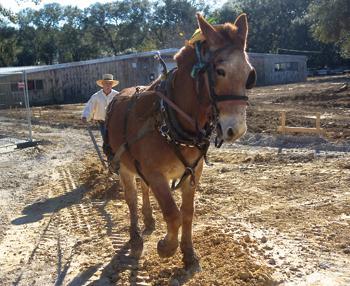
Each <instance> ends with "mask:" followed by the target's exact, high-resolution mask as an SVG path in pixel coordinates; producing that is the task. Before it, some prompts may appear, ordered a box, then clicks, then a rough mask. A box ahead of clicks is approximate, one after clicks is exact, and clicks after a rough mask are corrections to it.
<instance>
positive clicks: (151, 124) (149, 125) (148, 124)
mask: <svg viewBox="0 0 350 286" xmlns="http://www.w3.org/2000/svg"><path fill="white" fill-rule="evenodd" d="M154 130H155V119H154V118H153V117H149V118H148V119H147V120H146V121H145V123H144V124H143V125H142V127H141V129H140V130H139V132H138V133H137V134H136V136H135V137H134V138H132V139H131V140H129V141H128V142H125V143H123V144H122V145H120V147H119V148H118V150H117V152H115V154H114V156H113V159H112V161H111V162H110V164H111V166H112V168H113V170H116V171H117V170H119V166H118V163H119V161H120V158H121V156H122V155H123V153H124V152H125V151H126V150H128V151H129V147H130V146H131V145H133V144H135V143H136V142H137V141H139V140H140V139H142V138H143V137H145V136H146V134H147V133H150V132H152V131H154Z"/></svg>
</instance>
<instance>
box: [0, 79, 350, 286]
mask: <svg viewBox="0 0 350 286" xmlns="http://www.w3.org/2000/svg"><path fill="white" fill-rule="evenodd" d="M349 81H350V79H349V76H338V77H325V78H313V79H311V80H309V81H308V82H306V83H302V84H290V85H281V86H272V87H260V88H256V89H255V90H253V91H252V93H251V94H250V98H251V106H250V109H249V114H248V118H247V121H248V125H249V132H248V134H247V135H246V136H245V137H244V138H242V139H241V140H240V141H239V142H237V143H236V144H230V145H224V147H223V148H221V149H215V148H212V149H210V150H209V159H210V161H211V162H212V163H213V166H206V167H205V169H204V173H203V177H202V179H201V184H200V188H199V190H198V192H197V195H196V216H195V222H194V244H195V247H196V250H197V252H198V255H199V256H200V258H201V266H202V272H200V273H197V274H195V275H194V276H193V275H190V274H189V273H186V271H184V270H183V269H182V263H181V255H180V253H177V254H176V255H175V256H174V257H172V258H170V259H160V258H159V257H158V255H157V252H156V243H157V241H158V239H159V238H161V237H162V236H163V234H164V232H165V225H164V223H163V221H162V217H161V214H160V211H159V209H158V207H157V204H156V203H155V202H154V200H153V198H152V205H153V207H154V214H155V216H156V218H157V224H156V230H155V231H154V232H153V233H151V234H144V240H145V248H144V253H143V255H142V257H141V258H140V259H139V260H135V259H133V258H132V257H130V256H129V248H128V243H127V242H128V231H127V230H128V210H127V206H126V204H125V202H124V197H123V192H122V191H121V189H120V186H119V180H118V178H117V177H116V176H115V175H111V174H108V172H107V171H106V170H104V169H103V168H102V166H101V163H100V162H99V160H98V158H97V156H96V154H95V152H94V149H93V146H92V143H91V142H90V139H89V137H88V134H87V132H86V130H85V129H84V128H83V126H82V125H81V124H80V123H79V120H78V119H79V115H80V112H81V109H82V105H67V106H50V107H49V106H47V107H36V108H34V111H33V115H34V120H33V136H34V138H35V139H37V140H42V141H41V144H40V145H38V146H37V147H34V148H26V149H16V150H13V149H12V147H11V146H7V147H4V146H5V144H9V143H8V142H10V141H8V142H7V143H6V140H8V138H6V137H8V136H11V137H16V138H24V137H25V136H26V125H25V120H24V118H25V114H24V113H23V110H6V111H4V112H3V111H1V122H0V134H1V136H0V170H1V172H0V190H1V191H0V205H1V213H0V285H173V286H174V285H246V286H248V285H249V286H250V285H327V286H328V285H350V274H349V273H350V208H349V204H350V187H349V185H350V153H349V152H350V87H349V88H346V85H345V84H346V83H348V84H349ZM281 110H287V111H288V112H287V123H288V125H291V126H305V127H307V126H309V127H311V126H313V125H314V117H313V116H314V114H315V113H316V112H320V113H321V125H322V127H323V128H325V130H326V133H325V135H324V136H323V137H322V138H318V137H313V136H301V135H288V136H287V135H286V136H282V135H280V134H277V132H276V129H277V126H278V125H279V112H280V111H281ZM95 132H96V136H97V137H98V132H97V131H95ZM4 142H5V143H4ZM1 144H2V145H1ZM174 196H175V197H176V198H177V200H178V201H179V197H180V194H179V193H178V192H174Z"/></svg>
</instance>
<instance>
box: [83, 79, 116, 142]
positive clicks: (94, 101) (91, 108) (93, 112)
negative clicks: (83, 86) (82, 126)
mask: <svg viewBox="0 0 350 286" xmlns="http://www.w3.org/2000/svg"><path fill="white" fill-rule="evenodd" d="M118 83H119V81H118V80H114V79H113V75H112V74H104V75H103V76H102V79H99V80H98V81H96V84H97V85H98V86H100V87H102V89H101V90H99V91H98V92H96V93H95V94H93V95H92V96H91V98H90V99H89V101H88V102H87V103H86V105H85V108H84V110H83V115H82V117H81V120H82V121H83V122H84V123H86V122H88V121H91V120H94V121H96V122H97V123H98V125H99V128H100V132H101V135H102V138H103V142H105V138H106V137H105V136H106V127H105V117H106V108H107V106H108V104H109V103H110V102H111V101H112V99H113V97H114V96H115V95H117V94H118V93H119V92H118V91H116V90H114V89H112V88H113V87H114V86H116V85H118Z"/></svg>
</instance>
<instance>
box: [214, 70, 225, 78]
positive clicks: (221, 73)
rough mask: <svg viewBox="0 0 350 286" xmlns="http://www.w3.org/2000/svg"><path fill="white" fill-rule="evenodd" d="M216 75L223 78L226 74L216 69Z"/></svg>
mask: <svg viewBox="0 0 350 286" xmlns="http://www.w3.org/2000/svg"><path fill="white" fill-rule="evenodd" d="M216 73H217V74H218V75H219V76H225V75H226V73H225V71H224V70H223V69H217V70H216Z"/></svg>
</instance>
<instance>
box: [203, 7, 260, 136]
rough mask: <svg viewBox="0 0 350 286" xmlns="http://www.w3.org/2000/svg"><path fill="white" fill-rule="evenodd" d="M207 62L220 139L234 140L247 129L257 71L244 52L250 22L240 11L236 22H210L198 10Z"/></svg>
mask: <svg viewBox="0 0 350 286" xmlns="http://www.w3.org/2000/svg"><path fill="white" fill-rule="evenodd" d="M197 19H198V25H199V28H200V30H201V35H200V36H201V37H202V41H198V42H201V43H203V47H202V46H200V47H199V48H198V46H197V47H196V49H197V55H198V51H199V50H200V52H201V53H203V59H204V60H205V62H206V71H207V75H208V76H207V80H206V84H207V88H208V90H209V91H210V92H209V93H210V100H211V102H212V105H213V106H214V113H215V116H216V117H217V134H218V139H220V141H221V140H223V141H229V142H232V141H234V140H236V139H238V138H239V137H241V136H242V135H244V133H245V132H246V130H247V125H246V108H247V100H248V98H247V96H246V90H247V89H250V88H252V87H253V86H254V85H255V81H256V73H255V70H254V68H253V67H252V66H251V64H250V63H249V61H248V57H247V54H246V52H245V48H246V41H247V34H248V23H247V17H246V15H245V14H241V15H240V16H239V17H238V18H237V19H236V21H235V23H234V24H231V23H226V24H223V25H214V26H213V25H211V24H210V23H208V22H207V21H206V20H205V19H204V18H203V17H202V16H201V15H200V14H197Z"/></svg>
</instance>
